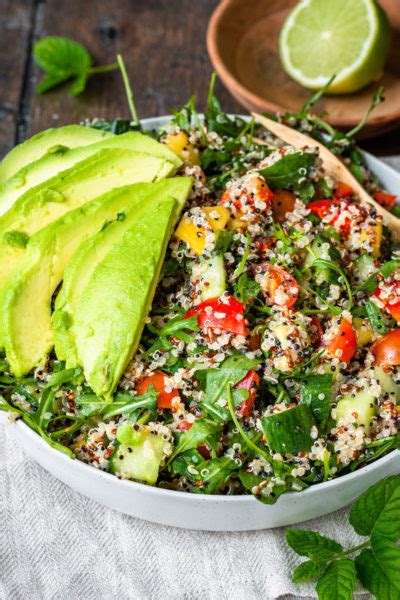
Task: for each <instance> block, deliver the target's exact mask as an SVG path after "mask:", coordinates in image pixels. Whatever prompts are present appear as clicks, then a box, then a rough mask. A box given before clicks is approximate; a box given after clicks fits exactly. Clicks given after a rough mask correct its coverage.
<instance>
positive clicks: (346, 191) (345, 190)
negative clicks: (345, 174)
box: [333, 181, 354, 199]
mask: <svg viewBox="0 0 400 600" xmlns="http://www.w3.org/2000/svg"><path fill="white" fill-rule="evenodd" d="M353 194H354V190H353V188H352V187H351V185H349V184H348V183H345V182H344V181H339V183H338V184H337V186H336V187H335V190H334V192H333V195H334V196H335V198H339V199H340V198H349V197H350V196H352V195H353Z"/></svg>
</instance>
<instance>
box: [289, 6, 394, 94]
mask: <svg viewBox="0 0 400 600" xmlns="http://www.w3.org/2000/svg"><path fill="white" fill-rule="evenodd" d="M389 44H390V26H389V23H388V20H387V17H386V14H385V13H384V11H383V10H382V8H381V7H380V6H379V5H378V4H377V3H376V2H375V1H374V0H300V2H299V3H298V4H297V6H296V7H295V8H294V9H293V10H292V11H291V13H290V14H289V16H288V17H287V19H286V21H285V23H284V25H283V27H282V30H281V33H280V41H279V46H280V47H279V51H280V56H281V61H282V64H283V67H284V68H285V70H286V72H287V73H288V74H289V75H290V76H291V77H293V79H295V80H296V81H297V82H298V83H300V84H301V85H303V86H304V87H307V88H310V89H313V90H315V89H320V88H321V87H323V86H324V85H325V84H326V83H327V81H329V79H330V78H331V77H332V75H336V77H335V80H334V81H333V83H332V84H331V85H330V87H329V93H330V94H347V93H350V92H355V91H356V90H359V89H360V88H362V87H364V86H365V85H367V84H368V83H371V81H374V80H376V79H377V78H379V76H380V75H381V73H382V69H383V66H384V64H385V60H386V58H387V53H388V50H389Z"/></svg>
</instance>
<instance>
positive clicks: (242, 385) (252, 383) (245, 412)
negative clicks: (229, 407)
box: [235, 369, 260, 417]
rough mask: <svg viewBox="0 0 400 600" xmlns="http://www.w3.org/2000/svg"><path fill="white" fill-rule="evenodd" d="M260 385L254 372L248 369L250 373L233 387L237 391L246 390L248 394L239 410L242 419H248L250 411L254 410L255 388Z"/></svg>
mask: <svg viewBox="0 0 400 600" xmlns="http://www.w3.org/2000/svg"><path fill="white" fill-rule="evenodd" d="M259 384H260V378H259V376H258V374H257V373H256V371H254V370H253V369H250V371H249V372H248V373H247V375H245V377H243V379H241V380H240V381H239V383H237V384H236V385H235V388H236V389H237V390H247V391H248V392H249V397H248V398H246V400H243V402H242V404H241V405H240V408H239V414H240V415H242V417H249V416H250V414H251V411H252V410H253V408H254V402H255V399H256V395H257V388H258V386H259Z"/></svg>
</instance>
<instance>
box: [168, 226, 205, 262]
mask: <svg viewBox="0 0 400 600" xmlns="http://www.w3.org/2000/svg"><path fill="white" fill-rule="evenodd" d="M175 237H176V238H178V240H181V241H182V242H185V243H186V244H187V245H188V246H189V248H190V249H191V250H192V251H193V252H194V253H195V254H197V256H201V255H202V254H203V252H204V248H205V246H206V239H205V233H204V227H197V226H196V225H195V224H194V223H193V221H192V219H188V218H187V217H182V219H181V221H180V223H179V225H178V227H177V228H176V231H175Z"/></svg>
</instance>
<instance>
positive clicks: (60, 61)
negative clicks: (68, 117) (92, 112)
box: [33, 36, 92, 96]
mask: <svg viewBox="0 0 400 600" xmlns="http://www.w3.org/2000/svg"><path fill="white" fill-rule="evenodd" d="M33 55H34V57H35V60H36V62H37V63H38V65H39V66H40V67H41V68H42V69H43V71H44V72H45V74H46V76H45V79H44V80H43V81H42V83H40V84H39V85H38V87H37V88H36V91H37V93H38V94H43V93H44V92H47V91H48V90H50V89H52V88H53V87H56V86H57V85H59V84H60V83H64V82H66V81H69V80H70V79H73V80H74V81H73V85H72V88H71V94H72V95H73V96H76V95H78V94H80V93H81V92H82V91H83V89H84V88H85V83H86V78H87V76H88V73H89V69H90V67H91V65H92V58H91V56H90V54H89V52H88V51H87V50H86V48H84V46H82V45H81V44H78V43H77V42H74V41H73V40H70V39H68V38H65V37H59V36H49V37H46V38H43V39H41V40H39V41H38V42H36V43H35V44H34V46H33Z"/></svg>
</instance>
